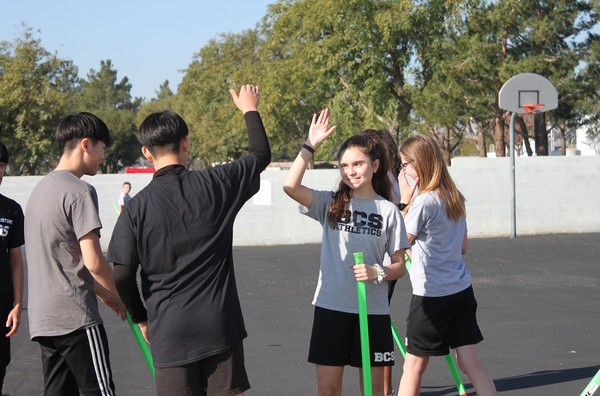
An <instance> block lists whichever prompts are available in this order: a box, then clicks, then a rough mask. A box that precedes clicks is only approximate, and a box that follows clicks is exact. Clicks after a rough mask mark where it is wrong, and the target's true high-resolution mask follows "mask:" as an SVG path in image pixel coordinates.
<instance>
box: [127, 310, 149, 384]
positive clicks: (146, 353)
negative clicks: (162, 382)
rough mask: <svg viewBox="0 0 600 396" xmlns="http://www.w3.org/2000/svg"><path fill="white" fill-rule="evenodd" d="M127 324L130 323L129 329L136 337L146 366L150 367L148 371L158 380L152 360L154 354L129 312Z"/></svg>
mask: <svg viewBox="0 0 600 396" xmlns="http://www.w3.org/2000/svg"><path fill="white" fill-rule="evenodd" d="M127 323H129V328H130V329H131V332H132V333H133V336H134V337H135V340H136V342H137V344H138V346H139V347H140V350H141V351H142V355H143V356H144V360H146V364H147V365H148V369H150V374H151V375H152V378H156V371H155V370H154V361H153V360H152V354H151V353H150V349H148V344H147V343H146V340H145V339H144V336H143V335H142V331H141V330H140V328H139V326H138V325H137V324H135V323H133V321H132V320H131V316H129V312H127Z"/></svg>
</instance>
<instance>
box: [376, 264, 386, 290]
mask: <svg viewBox="0 0 600 396" xmlns="http://www.w3.org/2000/svg"><path fill="white" fill-rule="evenodd" d="M373 267H375V269H376V270H377V279H375V280H374V281H373V283H375V284H376V285H379V284H381V282H383V280H384V279H385V275H386V273H385V271H384V270H383V267H382V266H381V265H379V264H375V265H373Z"/></svg>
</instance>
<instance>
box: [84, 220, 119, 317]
mask: <svg viewBox="0 0 600 396" xmlns="http://www.w3.org/2000/svg"><path fill="white" fill-rule="evenodd" d="M79 246H80V247H81V254H82V256H83V263H84V265H85V266H86V268H87V269H88V270H89V271H90V273H91V274H92V276H93V277H94V281H95V284H94V291H95V292H96V295H97V296H98V297H99V298H100V299H101V300H102V302H103V303H104V304H106V305H107V306H108V307H109V308H110V309H112V310H113V311H115V312H116V313H117V314H118V315H120V316H121V319H122V320H125V307H124V306H123V304H122V303H121V301H120V300H119V298H118V297H117V296H118V293H117V288H116V287H115V280H114V277H113V271H112V269H111V268H110V265H109V264H108V262H107V261H106V259H105V258H104V255H103V254H102V249H101V248H100V239H99V238H98V235H97V234H96V233H95V232H94V231H91V232H89V233H88V234H86V235H84V236H83V237H81V239H80V240H79Z"/></svg>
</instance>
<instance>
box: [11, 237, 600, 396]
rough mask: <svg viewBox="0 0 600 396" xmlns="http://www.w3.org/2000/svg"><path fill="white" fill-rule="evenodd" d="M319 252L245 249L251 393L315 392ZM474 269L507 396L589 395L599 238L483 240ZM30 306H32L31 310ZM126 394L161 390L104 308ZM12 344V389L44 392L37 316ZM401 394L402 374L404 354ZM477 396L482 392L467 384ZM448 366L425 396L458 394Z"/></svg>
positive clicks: (482, 317) (397, 370) (403, 301)
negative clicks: (311, 349) (310, 356)
mask: <svg viewBox="0 0 600 396" xmlns="http://www.w3.org/2000/svg"><path fill="white" fill-rule="evenodd" d="M319 249H320V246H319V245H316V244H311V245H290V246H268V247H237V248H235V249H234V252H235V260H236V277H237V282H238V288H239V294H240V298H241V301H242V305H243V309H244V317H245V321H246V327H247V330H248V333H249V336H248V338H247V339H246V341H245V344H244V347H245V353H246V364H247V369H248V374H249V377H250V382H251V384H252V389H251V390H250V391H248V392H247V393H246V394H248V395H312V394H315V372H314V366H313V365H311V364H309V363H307V361H306V358H307V351H308V342H309V337H310V330H311V325H312V314H313V307H312V305H311V301H312V296H313V293H314V289H315V285H316V280H317V275H318V258H319ZM466 260H467V263H468V264H469V267H470V269H471V273H472V276H473V285H474V289H475V295H476V297H477V299H478V302H479V310H478V320H479V324H480V327H481V329H482V332H483V334H484V337H485V340H484V341H483V342H482V343H481V344H480V346H479V353H480V356H481V359H482V361H483V363H484V365H485V367H486V369H487V370H488V372H489V373H490V375H491V377H492V378H493V380H494V382H495V384H496V387H497V389H498V392H499V394H501V395H579V394H580V393H581V391H582V390H583V389H584V387H585V386H586V385H587V384H588V383H589V381H590V380H591V378H592V377H593V376H594V374H595V373H596V372H597V371H598V370H599V369H600V341H599V338H600V330H599V329H600V234H597V233H596V234H570V235H546V236H534V237H518V238H512V239H511V238H478V239H471V240H470V241H469V252H468V253H467V255H466ZM410 295H411V288H410V281H409V280H408V279H407V278H406V279H402V280H400V281H399V282H398V284H397V286H396V291H395V294H394V298H393V300H392V305H391V310H392V320H393V321H394V322H395V324H396V326H397V327H398V329H399V332H400V334H401V335H402V334H403V331H404V324H405V318H406V313H407V308H408V304H409V300H410ZM25 306H26V303H25ZM103 317H104V320H105V326H106V330H107V333H108V336H109V340H110V348H111V351H110V352H111V359H110V360H111V364H112V368H113V374H114V379H115V383H116V387H117V393H118V394H120V395H132V396H134V395H152V394H153V393H154V385H153V381H152V378H151V376H150V373H149V370H148V368H147V366H146V364H145V361H144V359H143V357H142V355H141V353H140V351H139V349H138V347H137V344H136V343H135V339H134V337H133V335H132V333H131V331H130V329H129V327H128V325H127V322H121V321H119V320H117V319H116V318H115V317H114V316H113V315H112V314H111V313H110V312H109V311H108V310H106V309H103ZM22 320H23V325H22V327H21V329H20V331H19V333H18V334H17V335H16V336H15V337H13V339H12V352H13V359H12V363H11V365H10V366H9V367H8V372H7V375H6V379H5V386H4V392H5V393H8V394H10V395H11V396H16V395H27V396H29V395H40V394H42V388H43V387H42V371H41V360H40V352H39V347H38V345H37V344H36V343H33V342H31V341H29V330H28V327H27V310H26V309H25V310H24V311H23V316H22ZM396 356H397V359H396V366H395V367H394V369H393V376H394V384H395V385H394V386H395V387H397V382H398V381H399V379H400V376H401V375H402V358H401V355H400V353H399V351H398V350H396ZM463 381H464V382H465V385H466V389H467V392H468V394H469V395H473V394H474V391H473V388H472V387H470V385H469V384H468V379H467V378H466V377H465V376H464V375H463ZM453 384H454V383H453V380H452V377H451V376H450V372H449V370H448V368H447V367H446V366H445V362H444V359H443V358H441V357H440V358H432V359H431V361H430V364H429V367H428V369H427V371H426V373H425V375H424V377H423V388H422V395H430V396H433V395H439V396H442V395H457V394H458V393H457V392H456V389H455V387H454V385H453ZM343 393H344V395H358V394H359V391H358V370H356V369H353V368H350V367H347V368H346V370H345V377H344V392H343Z"/></svg>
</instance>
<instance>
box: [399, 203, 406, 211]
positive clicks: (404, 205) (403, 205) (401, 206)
mask: <svg viewBox="0 0 600 396" xmlns="http://www.w3.org/2000/svg"><path fill="white" fill-rule="evenodd" d="M407 206H408V204H407V203H402V202H400V203H399V204H398V209H400V210H404V209H406V207H407Z"/></svg>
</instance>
